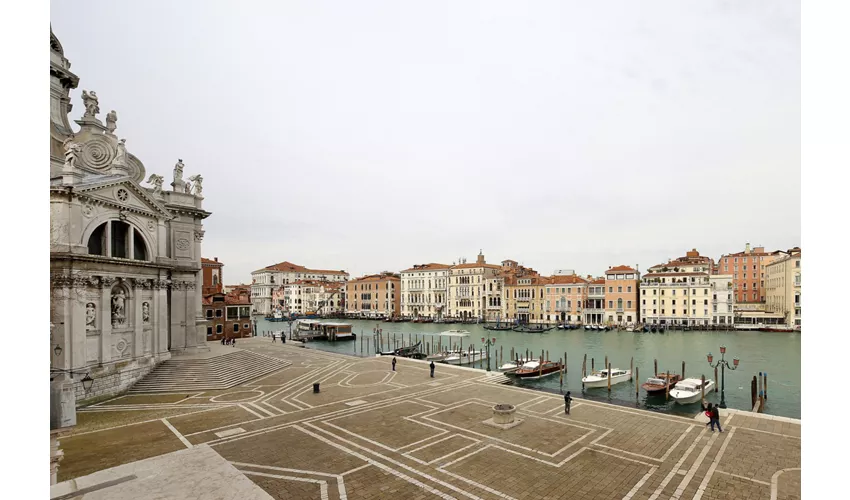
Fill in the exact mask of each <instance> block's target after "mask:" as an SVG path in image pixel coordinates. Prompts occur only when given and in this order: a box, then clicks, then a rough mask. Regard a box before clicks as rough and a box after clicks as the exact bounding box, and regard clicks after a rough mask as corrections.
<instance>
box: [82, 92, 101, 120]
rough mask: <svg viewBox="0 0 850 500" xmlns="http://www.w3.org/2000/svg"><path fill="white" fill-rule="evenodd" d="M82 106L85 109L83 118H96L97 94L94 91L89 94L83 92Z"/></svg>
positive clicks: (98, 107) (97, 109) (98, 106)
mask: <svg viewBox="0 0 850 500" xmlns="http://www.w3.org/2000/svg"><path fill="white" fill-rule="evenodd" d="M83 106H85V108H86V112H85V113H84V114H83V118H89V117H91V118H97V114H98V113H100V103H98V100H97V93H95V91H94V90H92V91H91V93H88V92H86V91H85V90H84V91H83Z"/></svg>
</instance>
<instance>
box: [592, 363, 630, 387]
mask: <svg viewBox="0 0 850 500" xmlns="http://www.w3.org/2000/svg"><path fill="white" fill-rule="evenodd" d="M631 376H632V371H631V370H621V369H620V368H612V369H611V385H614V384H619V383H621V382H626V381H627V380H629V378H630V377H631ZM581 382H582V383H583V384H584V386H585V387H586V388H589V389H592V388H594V387H608V369H607V368H606V369H604V370H598V371H595V372H593V373H591V374H590V375H588V376H586V377H583V378H582V379H581Z"/></svg>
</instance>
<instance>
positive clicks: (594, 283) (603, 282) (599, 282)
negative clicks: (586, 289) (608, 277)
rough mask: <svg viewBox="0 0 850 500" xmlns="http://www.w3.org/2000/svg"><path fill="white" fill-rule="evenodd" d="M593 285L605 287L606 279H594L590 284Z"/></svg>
mask: <svg viewBox="0 0 850 500" xmlns="http://www.w3.org/2000/svg"><path fill="white" fill-rule="evenodd" d="M590 284H591V285H604V284H605V278H594V279H593V281H591V282H590Z"/></svg>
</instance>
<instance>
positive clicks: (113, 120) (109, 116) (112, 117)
mask: <svg viewBox="0 0 850 500" xmlns="http://www.w3.org/2000/svg"><path fill="white" fill-rule="evenodd" d="M117 123H118V113H116V112H115V110H114V109H113V110H112V111H110V112H109V113H106V130H107V131H109V133H110V134H113V133H115V129H116V128H118V125H117Z"/></svg>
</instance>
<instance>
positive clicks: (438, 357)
mask: <svg viewBox="0 0 850 500" xmlns="http://www.w3.org/2000/svg"><path fill="white" fill-rule="evenodd" d="M459 352H460V351H459V350H458V349H455V350H453V351H443V352H435V353H434V354H431V355H430V356H428V357H426V358H425V360H426V361H437V362H442V361H443V360H445V359H446V358H447V357H449V356H452V355H456V354H458V353H459Z"/></svg>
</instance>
